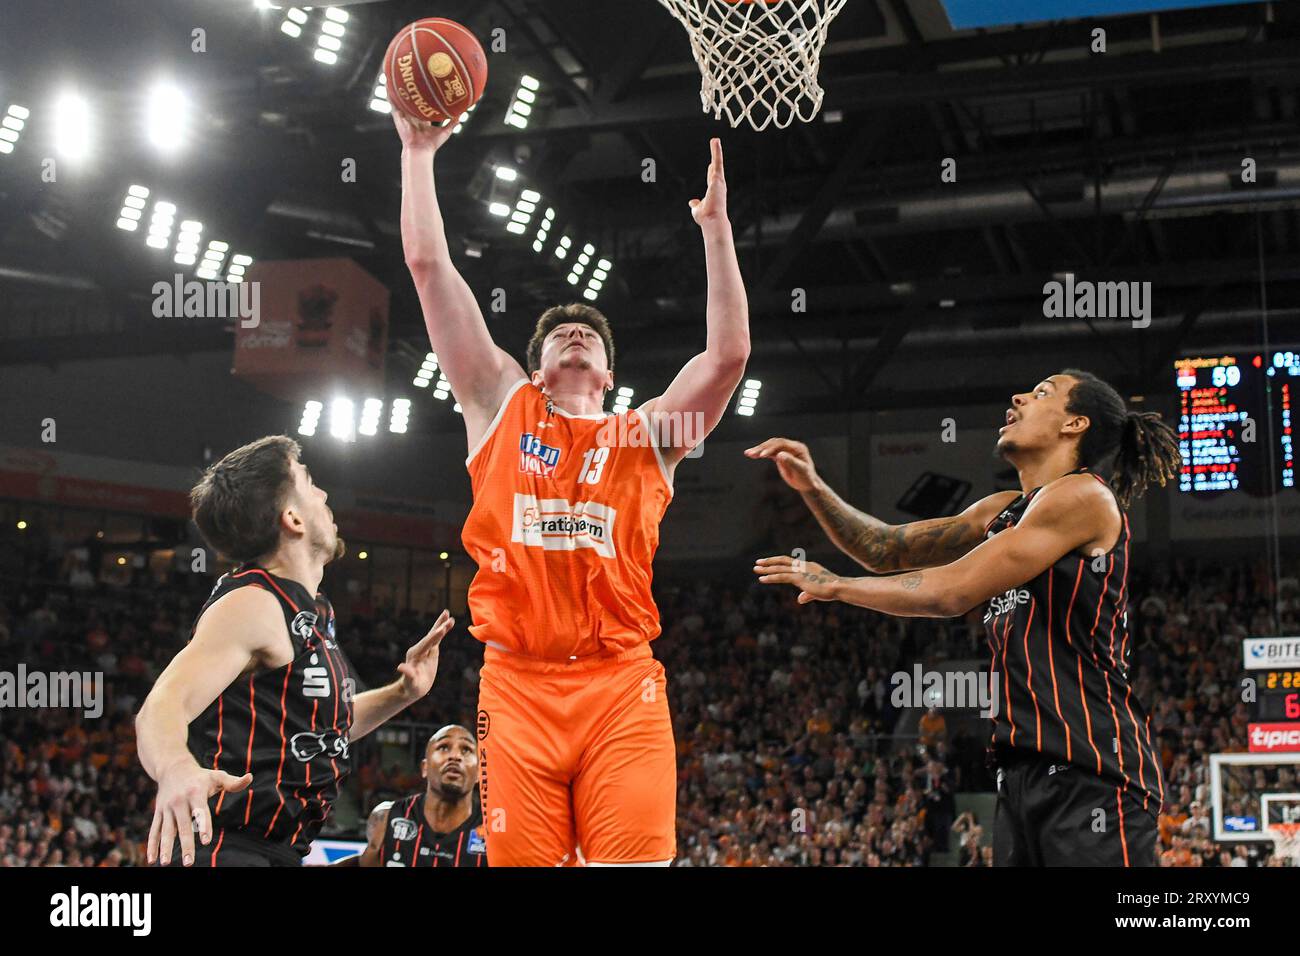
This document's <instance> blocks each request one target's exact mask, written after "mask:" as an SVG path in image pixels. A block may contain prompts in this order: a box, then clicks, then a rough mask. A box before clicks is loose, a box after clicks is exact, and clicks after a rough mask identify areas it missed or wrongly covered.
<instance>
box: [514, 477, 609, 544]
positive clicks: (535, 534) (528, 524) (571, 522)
mask: <svg viewBox="0 0 1300 956" xmlns="http://www.w3.org/2000/svg"><path fill="white" fill-rule="evenodd" d="M617 515H618V511H617V510H616V509H614V508H611V507H609V506H608V505H602V504H599V503H598V502H595V501H579V502H578V503H577V504H570V503H569V502H568V501H567V500H566V499H564V498H538V497H537V496H536V495H523V494H519V493H516V494H515V503H514V521H513V525H512V528H511V532H510V540H511V541H513V542H515V543H517V544H524V545H525V546H527V547H530V548H542V549H543V550H545V551H576V550H577V549H578V548H591V549H592V550H594V551H595V552H596V553H597V554H599V555H600V556H601V557H602V558H612V557H614V519H615V518H616V517H617Z"/></svg>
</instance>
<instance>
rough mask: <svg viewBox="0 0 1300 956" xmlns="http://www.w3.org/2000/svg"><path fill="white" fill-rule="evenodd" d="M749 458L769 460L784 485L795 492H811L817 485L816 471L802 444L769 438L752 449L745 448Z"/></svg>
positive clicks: (809, 455)
mask: <svg viewBox="0 0 1300 956" xmlns="http://www.w3.org/2000/svg"><path fill="white" fill-rule="evenodd" d="M745 454H746V455H748V456H749V457H750V458H770V459H772V460H773V461H775V462H776V470H777V471H779V472H780V473H781V477H782V478H784V479H785V483H786V484H787V485H789V486H790V487H791V488H793V489H794V490H795V491H812V490H813V488H814V487H815V486H816V484H817V469H816V468H815V467H814V466H813V460H812V455H811V454H809V453H808V446H807V445H805V444H804V443H803V442H800V441H794V440H793V439H790V438H769V439H768V440H767V441H765V442H760V443H759V444H757V445H755V446H754V447H753V448H746V449H745Z"/></svg>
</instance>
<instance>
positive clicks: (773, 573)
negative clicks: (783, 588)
mask: <svg viewBox="0 0 1300 956" xmlns="http://www.w3.org/2000/svg"><path fill="white" fill-rule="evenodd" d="M754 573H755V574H757V575H758V581H759V583H760V584H792V585H794V586H795V587H797V588H798V589H799V598H798V601H799V603H800V604H807V603H808V602H809V601H834V600H835V597H836V588H837V586H838V585H839V583H840V582H841V581H842V580H844V579H843V578H841V577H840V576H839V575H838V574H831V572H829V571H827V570H826V569H825V568H823V567H822V566H821V565H820V564H817V563H816V562H815V561H804V560H802V559H800V558H794V557H791V556H790V555H788V554H778V555H776V556H775V557H771V558H759V559H758V560H757V561H755V562H754Z"/></svg>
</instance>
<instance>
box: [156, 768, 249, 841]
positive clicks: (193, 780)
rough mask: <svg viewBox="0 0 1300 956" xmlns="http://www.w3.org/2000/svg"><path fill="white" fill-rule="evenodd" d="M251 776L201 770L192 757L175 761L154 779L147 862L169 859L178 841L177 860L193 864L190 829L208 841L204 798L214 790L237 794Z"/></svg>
mask: <svg viewBox="0 0 1300 956" xmlns="http://www.w3.org/2000/svg"><path fill="white" fill-rule="evenodd" d="M252 782H253V775H252V774H251V773H246V774H244V775H243V776H242V777H232V776H231V775H230V774H228V773H226V772H225V771H223V770H204V769H203V768H202V767H200V766H199V765H198V764H197V763H195V762H194V761H193V760H192V759H185V760H179V761H177V762H176V763H175V764H173V765H172V767H171V768H169V769H168V770H166V771H164V772H163V774H162V776H161V777H160V778H159V780H158V800H157V802H156V803H155V805H154V811H153V824H152V825H151V826H150V827H149V846H148V848H147V850H146V859H147V860H148V862H149V864H150V865H152V864H154V863H162V865H163V866H167V865H169V864H170V863H171V861H172V847H173V846H175V844H176V839H177V837H179V838H180V841H181V863H182V864H183V865H185V866H192V865H193V864H194V831H195V830H198V834H199V840H200V841H201V842H202V843H203V845H204V846H207V845H208V844H209V843H210V842H211V841H212V815H211V814H210V813H209V812H208V800H209V799H210V798H211V797H214V796H216V795H217V794H218V793H221V792H222V791H225V792H226V793H239V792H240V791H241V790H246V789H248V785H249V784H251V783H252Z"/></svg>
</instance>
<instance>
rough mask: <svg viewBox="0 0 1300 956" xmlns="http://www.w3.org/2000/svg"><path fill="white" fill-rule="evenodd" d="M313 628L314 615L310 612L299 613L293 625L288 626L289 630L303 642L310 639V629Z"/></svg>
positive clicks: (314, 623) (314, 622) (314, 625)
mask: <svg viewBox="0 0 1300 956" xmlns="http://www.w3.org/2000/svg"><path fill="white" fill-rule="evenodd" d="M315 627H316V615H315V614H313V613H312V612H311V611H299V612H298V614H297V616H296V617H294V619H293V623H292V624H290V625H289V630H291V631H292V632H293V633H294V634H296V635H298V636H299V637H301V638H302V639H303V640H304V641H305V640H308V639H310V638H311V632H312V629H313V628H315Z"/></svg>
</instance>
